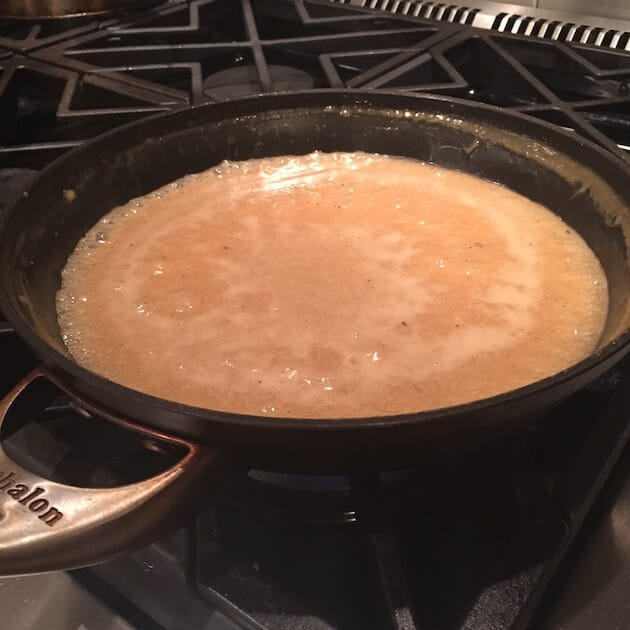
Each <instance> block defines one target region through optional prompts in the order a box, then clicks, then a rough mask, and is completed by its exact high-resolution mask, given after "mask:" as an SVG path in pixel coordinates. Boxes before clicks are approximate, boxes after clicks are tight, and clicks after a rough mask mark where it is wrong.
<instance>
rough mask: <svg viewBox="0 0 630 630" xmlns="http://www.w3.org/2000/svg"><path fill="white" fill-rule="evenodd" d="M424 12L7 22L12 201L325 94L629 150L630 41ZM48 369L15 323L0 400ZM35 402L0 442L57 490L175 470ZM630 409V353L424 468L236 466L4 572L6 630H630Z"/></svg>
mask: <svg viewBox="0 0 630 630" xmlns="http://www.w3.org/2000/svg"><path fill="white" fill-rule="evenodd" d="M357 4H362V5H366V6H368V7H369V6H374V7H376V8H378V9H385V10H379V11H372V10H366V9H364V8H362V7H358V6H355V5H357ZM377 5H378V6H377ZM429 5H431V3H423V2H419V3H418V2H416V3H414V2H392V3H387V2H380V3H371V4H370V3H369V2H350V3H343V2H315V1H312V2H309V1H307V0H304V1H301V0H241V1H240V2H234V1H232V0H214V1H213V0H194V1H192V2H184V1H171V2H166V3H162V4H157V5H154V6H151V7H149V8H144V9H141V10H136V11H130V12H128V13H125V14H121V15H117V16H116V17H113V18H111V17H110V18H103V19H101V20H100V21H99V20H97V19H84V18H72V19H70V20H56V21H50V22H40V23H38V22H31V21H8V20H4V21H2V20H0V204H4V203H6V202H7V200H8V199H9V198H10V197H11V195H12V194H14V193H15V191H16V190H19V188H20V187H21V186H22V185H24V183H25V182H27V181H28V179H29V178H30V177H32V176H33V175H34V174H35V172H36V171H37V170H39V169H41V168H42V167H43V166H45V165H46V164H47V163H49V162H50V161H51V160H53V159H54V158H55V157H57V156H59V155H61V154H62V153H64V152H65V151H67V150H68V149H69V148H71V147H73V146H76V145H78V144H80V143H81V142H82V141H84V140H86V139H88V138H91V137H93V136H95V135H97V134H99V133H102V132H104V131H107V130H109V129H113V128H115V127H117V126H119V125H121V124H123V123H125V122H128V121H132V120H136V119H139V118H141V117H144V116H147V115H150V114H152V113H154V112H158V111H163V110H167V109H172V108H175V107H185V106H188V105H192V104H197V103H204V102H212V101H214V100H222V99H225V98H232V97H236V96H241V95H246V94H251V93H257V92H270V91H274V90H276V91H277V90H293V89H303V88H313V87H317V88H325V87H344V86H345V87H350V88H352V87H365V88H382V89H391V90H400V91H411V92H424V91H430V92H436V93H441V94H448V95H454V96H460V97H463V98H468V99H473V100H479V101H483V102H487V103H493V104H496V105H499V106H502V107H507V108H512V109H516V110H519V111H524V112H527V113H529V114H530V115H532V116H536V117H539V118H542V119H545V120H548V121H551V122H553V123H556V124H559V125H562V126H563V127H566V128H570V129H574V130H575V131H576V133H579V134H582V135H584V136H585V137H588V138H590V139H592V140H595V141H596V142H598V143H600V144H601V145H603V146H605V147H606V148H607V149H608V150H610V151H612V152H614V153H616V154H617V155H618V156H620V158H621V159H628V157H627V153H626V151H627V150H628V148H630V132H629V131H628V129H629V128H630V127H629V121H630V89H629V85H630V83H629V81H630V54H629V53H627V52H625V51H624V50H623V46H621V47H620V45H619V42H620V41H621V42H622V43H623V42H624V41H625V42H626V43H627V41H628V39H630V36H629V37H628V38H625V35H623V37H624V39H623V40H621V37H622V35H620V36H619V37H617V38H616V39H615V40H614V43H615V46H612V45H611V43H612V42H613V38H612V37H606V38H601V40H599V41H598V42H595V41H592V42H591V41H590V40H588V37H587V38H586V41H588V43H585V44H580V43H573V44H571V45H568V44H566V43H563V42H561V41H557V39H558V38H554V39H552V38H549V39H545V38H544V37H542V36H541V37H533V36H529V37H528V36H524V35H513V34H509V33H506V32H505V31H506V30H510V29H506V28H503V29H502V30H503V32H500V30H499V29H498V25H499V24H500V22H497V25H495V26H496V28H494V29H493V28H486V29H478V28H474V27H471V26H469V24H471V23H474V17H475V15H478V13H474V12H473V13H471V11H470V10H469V9H463V10H462V11H460V12H459V13H457V10H456V12H455V13H451V14H449V15H451V17H452V19H450V20H449V19H446V20H443V19H441V18H442V17H443V16H444V15H445V13H444V12H442V13H440V14H439V15H438V14H437V13H435V14H432V12H433V8H432V6H433V5H431V6H429ZM435 6H443V5H435ZM405 7H407V9H408V10H407V11H404V9H405ZM414 7H419V10H418V11H417V12H416V13H418V14H420V16H421V17H420V18H418V17H414V16H413V15H411V16H410V15H409V14H410V13H411V14H413V13H414V12H415V8H414ZM427 7H428V8H427ZM429 9H430V11H429ZM396 11H398V12H396ZM464 11H467V13H465V12H464ZM405 13H406V15H405ZM471 15H472V17H471ZM422 16H425V17H422ZM490 26H492V24H491V25H490ZM517 30H518V29H517ZM550 32H551V31H550ZM567 32H568V31H567ZM616 32H621V33H622V34H623V33H625V31H623V29H622V28H621V27H618V29H617V31H616ZM543 35H544V34H543ZM565 39H566V38H565ZM596 39H597V38H596ZM573 41H575V40H573ZM596 43H597V45H595V44H596ZM35 363H36V362H35V359H34V357H33V356H32V355H31V354H30V352H29V351H28V350H27V348H26V347H25V346H24V345H23V344H22V343H21V342H20V341H19V340H18V339H17V337H16V336H15V334H14V333H13V332H12V331H11V330H10V328H9V326H8V325H7V324H3V323H2V317H1V316H0V395H3V394H4V393H6V392H7V391H8V390H9V388H10V387H11V386H12V385H14V384H15V383H16V382H17V381H18V380H19V379H20V378H21V377H22V376H24V375H25V374H26V373H27V372H28V371H29V370H30V369H31V368H32V367H34V366H35ZM31 402H33V410H32V411H29V412H28V413H24V414H23V417H22V418H21V419H20V422H18V423H15V424H14V426H12V427H11V428H10V431H8V432H6V434H5V435H4V443H5V445H6V448H7V449H10V451H11V453H12V455H13V456H14V457H15V458H16V459H18V460H19V461H21V462H22V463H24V464H25V465H27V466H30V467H32V468H33V469H34V470H36V471H37V472H46V473H47V474H49V475H51V476H52V477H53V478H54V479H56V480H59V481H66V482H68V483H72V482H79V480H80V481H81V482H82V483H84V482H85V480H86V479H89V480H91V483H92V484H93V486H94V487H97V486H104V485H105V486H106V485H114V484H119V483H123V482H125V481H132V480H135V479H139V478H141V477H142V476H148V475H150V474H151V473H152V472H155V471H156V470H159V469H160V468H162V467H164V466H166V465H167V463H168V462H170V461H171V459H172V454H171V453H170V452H169V451H167V450H166V449H164V448H162V447H161V446H160V445H159V444H156V443H154V442H147V441H146V440H142V439H141V438H138V437H137V436H135V435H132V434H130V433H128V432H126V431H124V430H123V429H120V428H118V427H115V426H113V425H111V424H109V423H107V422H105V421H103V420H100V419H98V418H93V417H92V418H86V417H85V415H84V414H81V413H78V412H77V410H76V409H75V408H73V407H72V406H71V405H69V404H68V401H67V400H65V399H64V398H63V396H59V397H57V398H54V399H52V400H38V399H36V400H33V401H31ZM629 409H630V362H628V361H626V362H625V363H622V364H621V365H620V367H619V368H618V369H616V370H615V371H614V372H612V373H610V374H608V375H607V376H606V377H605V378H604V379H602V380H601V381H599V382H598V383H597V384H596V385H595V386H593V387H591V388H590V389H588V390H586V391H583V392H581V393H579V394H578V395H576V396H574V397H573V398H572V399H570V400H569V401H567V402H566V403H565V404H564V405H563V406H562V407H560V408H559V409H557V410H556V411H555V412H554V413H553V414H552V415H551V416H550V417H549V418H546V419H545V422H544V423H541V424H540V425H538V426H534V427H533V428H532V429H530V430H528V431H527V432H524V433H523V434H521V435H517V436H515V437H512V438H509V439H504V440H501V441H497V442H496V443H493V444H490V445H488V446H487V447H484V448H482V449H478V450H471V451H467V452H462V453H458V454H452V455H443V456H441V457H439V458H436V459H435V461H419V462H418V464H417V466H416V467H414V469H412V470H402V471H398V472H396V473H389V474H387V475H384V474H380V475H379V474H376V473H374V474H365V475H362V476H356V475H352V476H347V477H308V476H303V477H300V476H295V475H292V476H283V475H270V474H268V473H265V472H261V471H251V470H250V471H248V470H246V469H243V470H237V471H233V472H232V473H230V474H229V475H228V476H226V479H225V481H224V483H222V484H221V488H216V489H215V490H216V492H215V493H214V496H213V501H212V504H210V502H208V504H207V505H205V504H200V505H199V506H198V508H199V516H198V517H197V518H195V519H193V520H190V521H189V522H188V523H186V524H185V525H184V526H183V527H182V528H181V529H180V530H179V531H177V532H175V533H174V534H173V535H172V536H170V537H169V538H168V539H165V540H162V541H160V542H158V543H156V544H153V545H150V546H148V547H146V548H145V549H142V550H140V551H138V552H135V553H132V554H128V555H126V556H123V557H121V558H119V559H117V560H115V561H112V562H109V563H107V564H103V565H100V566H98V567H93V568H88V569H82V570H79V571H73V572H70V573H65V574H54V575H51V576H39V577H25V578H5V579H2V580H0V605H1V607H2V610H3V619H4V622H3V623H5V624H6V623H8V624H9V625H5V626H4V627H7V628H20V629H21V628H29V629H39V628H46V629H47V630H48V629H54V628H63V629H66V628H80V627H84V628H89V629H92V628H116V629H118V628H130V627H133V628H143V629H144V628H146V629H151V630H153V629H159V628H168V629H171V628H172V629H180V628H181V629H187V630H195V629H197V628H204V629H206V628H208V629H209V628H217V629H218V628H248V629H252V628H257V629H260V628H267V629H275V628H279V629H289V628H291V629H293V628H300V629H304V630H310V629H323V628H334V629H348V628H351V629H355V628H356V629H365V630H370V629H380V628H387V629H413V628H416V629H418V628H422V629H427V630H433V629H435V630H438V629H439V630H442V629H463V628H466V629H469V630H476V629H478V630H486V629H489V628H496V629H506V630H507V629H510V630H514V629H519V628H526V627H536V628H538V627H549V628H578V629H579V628H614V627H618V628H630V608H629V607H628V606H629V604H628V601H629V599H630V598H628V596H627V595H628V593H629V592H630V542H629V540H630V516H629V514H630V505H629V504H630V495H629V493H628V488H627V483H628V479H630V470H629V469H628V461H629V460H630V458H629V457H628V456H629V455H630V451H629V450H628V448H627V446H626V445H627V442H628V438H629V437H630V425H629V422H628V417H629V415H628V414H629V413H630V412H629V411H628V410H629ZM624 449H626V450H625V451H624ZM622 453H623V455H622ZM620 458H621V459H620ZM618 460H620V463H619V464H618V465H617V466H616V468H615V465H616V464H617V462H618ZM613 469H614V472H613V475H612V477H610V479H609V476H610V474H611V471H613ZM607 480H608V482H607ZM602 488H604V490H603V492H602Z"/></svg>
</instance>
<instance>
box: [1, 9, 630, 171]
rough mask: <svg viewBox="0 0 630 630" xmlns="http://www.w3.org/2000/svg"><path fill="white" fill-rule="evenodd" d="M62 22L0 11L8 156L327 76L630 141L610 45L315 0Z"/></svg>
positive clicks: (615, 144)
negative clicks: (19, 18)
mask: <svg viewBox="0 0 630 630" xmlns="http://www.w3.org/2000/svg"><path fill="white" fill-rule="evenodd" d="M429 13H430V15H431V16H432V15H433V13H431V12H429ZM420 15H421V16H423V15H424V13H422V12H420ZM428 15H429V14H427V16H428ZM460 17H461V16H460ZM64 24H65V23H64V22H60V23H59V25H56V23H55V24H49V23H46V24H43V25H37V24H33V23H30V22H28V23H26V22H2V23H0V47H1V46H4V47H5V48H6V49H7V52H6V53H2V52H0V108H2V114H3V116H7V118H4V119H3V120H9V121H11V122H10V124H7V125H3V126H2V128H0V167H18V166H19V167H31V168H41V167H42V166H43V165H44V164H46V163H47V162H49V161H50V160H52V159H54V158H55V157H57V156H59V155H61V154H62V153H63V152H64V151H66V150H68V149H69V148H71V147H73V146H76V145H77V144H79V143H81V142H82V141H83V140H86V139H88V138H90V137H93V136H95V135H98V134H99V133H101V132H103V131H106V130H108V129H112V128H115V127H117V126H119V125H121V124H123V123H124V122H128V121H131V120H136V119H138V118H141V117H143V116H146V115H148V114H151V113H154V112H156V111H162V110H167V109H171V108H174V107H181V106H186V105H191V104H199V103H205V102H211V101H213V100H223V99H225V98H234V97H238V96H243V95H247V94H252V93H258V92H271V91H285V90H292V89H310V88H326V87H348V88H359V87H362V88H370V89H385V90H400V91H406V92H435V93H438V94H445V95H451V96H457V97H460V98H468V99H473V100H480V101H484V102H487V103H491V104H494V105H498V106H500V107H507V108H511V109H515V110H519V111H524V112H527V113H529V114H531V115H533V116H537V117H539V118H542V119H545V120H551V121H554V120H557V121H561V124H562V125H563V126H565V127H567V128H570V129H574V130H575V131H576V132H577V133H580V134H581V135H583V136H585V137H587V138H590V139H592V140H595V141H596V142H598V143H599V144H601V145H603V146H605V147H606V148H608V149H609V150H611V151H613V152H615V153H617V154H618V155H621V156H624V155H625V150H626V148H627V147H628V132H627V128H628V117H629V116H630V95H629V87H628V86H629V83H628V81H629V79H630V55H628V54H624V53H621V52H618V51H615V50H609V49H603V48H601V47H600V48H596V47H594V46H589V45H578V44H575V45H567V44H564V43H561V42H557V41H551V40H549V41H548V40H538V39H533V38H528V37H525V36H514V35H510V34H501V33H497V32H491V31H484V30H481V29H474V28H470V27H468V26H466V25H465V24H460V23H459V22H458V21H456V20H453V21H452V22H451V21H448V20H447V21H437V18H436V19H428V18H424V17H414V16H410V15H403V14H392V13H388V12H384V11H383V12H375V11H371V10H369V9H363V8H360V7H359V8H357V7H355V6H350V5H347V4H338V3H330V2H322V1H316V0H303V1H302V0H237V1H232V0H193V1H191V2H183V1H177V2H166V3H163V4H160V5H158V6H157V7H154V8H152V9H150V10H144V11H137V12H133V13H131V14H126V15H123V16H119V17H118V18H116V19H110V20H107V21H100V22H98V21H95V22H93V21H87V22H85V21H81V20H80V21H79V23H76V22H75V21H70V23H69V26H64ZM9 48H10V49H12V50H13V51H14V52H15V53H16V54H14V55H11V54H10V53H8V49H9ZM38 90H39V92H40V94H42V95H44V97H45V98H44V100H45V107H44V106H43V105H38V106H37V107H36V108H35V109H33V107H31V106H30V103H31V101H32V100H33V98H34V95H35V94H36V93H37V92H38ZM23 129H27V130H28V134H27V135H26V136H24V135H22V130H23ZM620 147H621V148H620Z"/></svg>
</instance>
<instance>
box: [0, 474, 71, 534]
mask: <svg viewBox="0 0 630 630" xmlns="http://www.w3.org/2000/svg"><path fill="white" fill-rule="evenodd" d="M14 475H15V473H13V472H8V473H3V472H0V490H4V491H5V492H6V493H7V494H8V495H9V496H10V497H11V498H12V499H15V500H16V501H17V502H18V503H21V504H22V505H25V506H26V507H27V508H28V509H29V510H30V511H31V512H34V513H35V514H39V516H38V518H39V519H40V520H41V521H44V523H46V525H48V527H52V526H53V525H54V524H55V523H56V522H57V521H60V520H61V519H62V518H63V512H60V511H59V510H58V509H57V508H56V507H53V506H51V505H50V503H49V502H48V501H47V500H46V499H42V498H40V497H41V495H42V494H44V493H45V492H46V490H44V488H40V487H39V486H38V487H35V488H33V489H32V490H31V488H29V486H27V485H26V484H24V483H16V479H15V476H14Z"/></svg>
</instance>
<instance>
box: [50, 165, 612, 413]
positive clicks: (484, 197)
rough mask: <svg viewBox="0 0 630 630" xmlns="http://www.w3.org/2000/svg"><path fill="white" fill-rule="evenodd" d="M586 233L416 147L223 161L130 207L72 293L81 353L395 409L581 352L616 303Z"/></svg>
mask: <svg viewBox="0 0 630 630" xmlns="http://www.w3.org/2000/svg"><path fill="white" fill-rule="evenodd" d="M607 308H608V293H607V285H606V278H605V275H604V272H603V270H602V268H601V266H600V264H599V261H598V260H597V258H596V256H595V255H594V253H593V252H592V251H591V250H590V249H589V248H588V246H587V245H586V243H585V242H584V241H583V240H582V238H581V237H580V236H579V235H578V234H577V233H576V232H574V231H573V230H572V229H570V228H569V227H568V226H567V225H566V224H565V223H563V222H562V221H561V220H560V219H559V218H557V217H556V216H555V215H554V214H552V213H551V212H550V211H549V210H547V209H545V208H544V207H542V206H540V205H538V204H536V203H534V202H532V201H529V200H528V199H526V198H524V197H522V196H520V195H518V194H516V193H514V192H512V191H510V190H508V189H506V188H504V187H502V186H499V185H497V184H493V183H490V182H487V181H484V180H481V179H479V178H476V177H473V176H470V175H467V174H463V173H460V172H456V171H451V170H445V169H443V168H439V167H436V166H432V165H429V164H425V163H421V162H416V161H413V160H407V159H399V158H393V157H387V156H380V155H369V154H364V153H330V154H323V153H313V154H311V155H306V156H300V157H290V156H285V157H274V158H266V159H263V160H254V161H248V162H240V163H239V162H233V163H223V164H221V165H220V166H219V167H217V168H214V169H211V170H209V171H206V172H203V173H199V174H196V175H190V176H188V177H186V178H184V179H182V180H179V181H177V182H174V183H172V184H170V185H168V186H166V187H164V188H162V189H160V190H158V191H156V192H154V193H152V194H149V195H148V196H146V197H143V198H139V199H136V200H133V201H131V202H129V203H128V204H126V205H125V206H122V207H120V208H117V209H115V210H113V211H112V212H111V213H109V214H108V215H106V216H105V217H104V218H103V219H102V220H101V221H100V222H99V223H98V224H97V225H95V226H94V227H93V228H92V229H91V230H90V231H89V232H88V233H87V234H86V236H85V237H84V238H83V239H82V240H81V241H80V243H79V244H78V245H77V248H76V250H75V251H74V253H73V254H72V255H71V256H70V258H69V260H68V263H67V265H66V268H65V269H64V272H63V280H62V287H61V290H60V291H59V293H58V296H57V309H58V316H59V324H60V329H61V332H62V334H63V338H64V340H65V342H66V344H67V347H68V349H69V351H70V352H71V354H72V355H73V356H74V358H75V359H76V360H77V361H78V362H79V363H80V364H82V365H83V366H85V367H87V368H88V369H90V370H92V371H94V372H97V373H99V374H101V375H103V376H105V377H107V378H108V379H110V380H113V381H116V382H118V383H121V384H124V385H126V386H128V387H131V388H134V389H137V390H140V391H142V392H145V393H148V394H152V395H154V396H158V397H160V398H165V399H169V400H173V401H178V402H182V403H187V404H190V405H196V406H200V407H207V408H211V409H218V410H223V411H230V412H239V413H248V414H255V415H265V414H266V415H269V416H281V417H301V418H314V417H319V418H341V417H364V416H375V415H384V414H397V413H405V412H413V411H420V410H426V409H431V408H438V407H445V406H448V405H453V404H458V403H464V402H468V401H472V400H476V399H481V398H485V397H488V396H492V395H494V394H498V393H501V392H506V391H508V390H510V389H514V388H516V387H519V386H522V385H525V384H527V383H531V382H533V381H536V380H539V379H541V378H543V377H545V376H549V375H551V374H554V373H557V372H558V371H560V370H562V369H564V368H566V367H569V366H570V365H572V364H574V363H576V362H577V361H579V360H580V359H582V358H583V357H585V356H586V355H588V354H589V353H590V352H591V351H592V350H593V348H594V347H595V346H596V344H597V342H598V339H599V337H600V335H601V333H602V330H603V326H604V321H605V319H606V315H607Z"/></svg>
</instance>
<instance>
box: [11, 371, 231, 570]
mask: <svg viewBox="0 0 630 630" xmlns="http://www.w3.org/2000/svg"><path fill="white" fill-rule="evenodd" d="M38 378H46V379H48V380H50V381H52V382H53V384H55V385H57V386H59V387H60V388H61V389H64V388H63V386H62V385H61V384H60V383H58V382H57V380H56V379H55V378H54V377H53V376H52V375H50V374H48V373H47V372H45V371H44V370H43V369H41V368H40V369H37V370H35V371H34V372H33V373H31V374H30V375H29V376H28V377H26V378H25V379H24V380H23V381H22V382H21V383H20V384H19V385H17V386H16V387H15V388H14V389H13V390H12V391H11V392H10V393H9V394H8V395H7V396H6V397H5V398H4V399H3V400H2V401H0V431H1V429H2V424H3V423H4V421H5V419H6V417H7V414H8V412H9V409H10V408H11V406H12V405H13V404H14V403H15V402H16V400H17V399H18V398H19V397H20V395H21V394H22V393H23V392H24V390H26V388H27V387H28V386H29V385H30V384H31V383H33V382H34V381H35V380H36V379H38ZM102 415H103V416H105V417H106V418H108V419H110V420H115V421H117V422H119V423H120V424H122V425H124V426H127V427H128V428H131V429H133V430H135V431H138V432H140V433H144V434H146V435H148V436H150V437H152V438H157V439H159V440H161V441H166V442H170V443H172V444H177V445H180V446H183V447H185V448H186V449H187V453H186V455H184V457H183V458H182V459H180V460H179V461H178V462H177V463H176V464H175V465H174V466H173V467H172V468H170V469H169V470H166V471H164V472H162V473H160V474H158V475H156V476H155V477H152V478H150V479H145V480H143V481H140V482H138V483H133V484H129V485H125V486H120V487H118V488H105V489H103V488H97V489H91V488H78V487H74V486H68V485H64V484H61V483H56V482H54V481H51V480H49V479H45V478H42V477H40V476H38V475H35V474H33V473H32V472H30V471H28V470H26V469H24V468H22V467H21V466H20V465H19V464H17V463H16V462H14V461H13V460H12V459H11V458H10V457H9V456H8V455H7V454H6V452H5V450H4V449H3V448H2V445H1V443H0V575H3V576H8V575H25V574H30V573H45V572H48V571H56V570H65V569H71V568H76V567H81V566H86V565H90V564H95V563H97V562H102V561H104V560H107V559H109V558H112V557H113V556H115V555H118V554H120V553H123V552H125V551H129V550H131V549H133V548H137V547H141V546H143V545H145V544H148V543H150V542H153V540H155V539H156V538H158V537H159V536H160V535H162V534H164V533H166V532H167V531H168V530H169V529H171V528H172V527H175V526H176V525H177V523H178V522H181V521H182V518H183V517H184V516H185V515H187V513H188V512H189V510H187V508H189V507H190V505H191V504H195V503H198V502H199V497H200V496H204V494H205V493H206V492H207V486H208V484H209V483H210V482H212V481H215V480H216V474H215V473H216V472H217V471H218V470H219V469H220V466H219V462H218V460H219V457H218V454H217V452H215V451H213V450H211V449H209V448H206V447H203V446H200V445H197V444H191V443H188V442H186V441H184V440H181V439H179V438H174V437H171V436H166V435H162V434H159V433H157V432H153V431H151V430H149V429H146V428H143V427H138V426H135V425H133V424H129V423H128V422H125V421H124V420H122V419H119V418H112V417H111V415H109V414H107V413H105V412H104V413H103V414H102ZM213 485H214V484H213ZM202 492H203V493H204V494H202ZM195 497H196V499H197V501H195Z"/></svg>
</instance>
